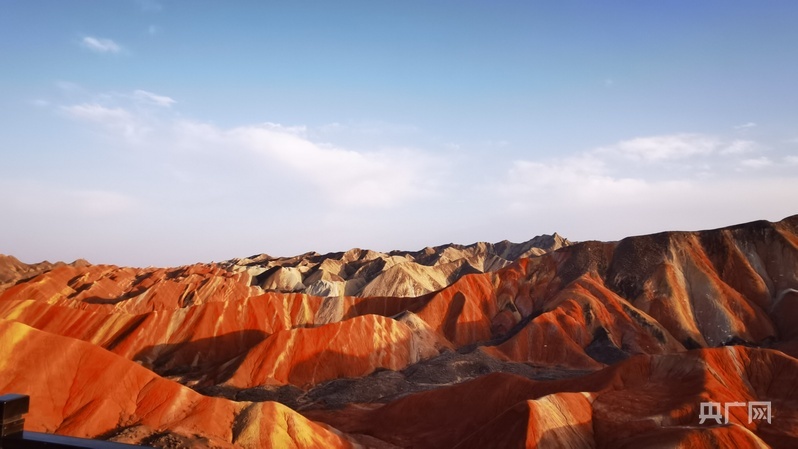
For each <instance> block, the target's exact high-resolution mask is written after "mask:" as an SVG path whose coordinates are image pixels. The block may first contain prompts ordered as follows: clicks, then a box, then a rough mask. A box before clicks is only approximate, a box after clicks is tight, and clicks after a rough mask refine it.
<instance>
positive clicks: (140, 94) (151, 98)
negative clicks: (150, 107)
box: [133, 90, 176, 108]
mask: <svg viewBox="0 0 798 449" xmlns="http://www.w3.org/2000/svg"><path fill="white" fill-rule="evenodd" d="M133 97H134V98H135V99H137V100H139V101H144V102H147V103H151V104H154V105H156V106H163V107H167V108H168V107H171V106H172V105H173V104H175V103H176V102H175V100H174V99H172V98H171V97H167V96H163V95H156V94H154V93H152V92H147V91H146V90H136V91H134V92H133Z"/></svg>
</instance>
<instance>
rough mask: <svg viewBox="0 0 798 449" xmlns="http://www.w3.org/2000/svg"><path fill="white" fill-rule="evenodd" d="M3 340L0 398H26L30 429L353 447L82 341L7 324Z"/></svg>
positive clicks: (220, 443) (295, 417)
mask: <svg viewBox="0 0 798 449" xmlns="http://www.w3.org/2000/svg"><path fill="white" fill-rule="evenodd" d="M0 339H2V341H3V344H2V345H0V363H2V371H0V391H4V392H5V391H16V392H19V393H22V394H28V395H30V396H31V409H30V413H29V414H28V416H27V419H26V423H25V424H26V429H27V430H32V431H39V432H57V433H63V434H68V435H73V436H80V437H96V436H98V435H102V434H107V433H109V432H114V431H116V430H117V429H121V428H128V427H139V428H140V429H145V430H144V432H145V433H146V432H147V430H146V429H149V431H150V432H152V433H158V432H164V431H168V432H169V433H174V434H177V435H181V436H183V437H186V438H188V439H189V440H197V439H199V440H201V441H205V442H206V443H207V444H209V445H211V446H214V447H252V448H255V447H274V448H283V447H307V448H315V447H351V443H350V442H349V441H348V440H347V439H346V438H344V437H342V436H340V435H338V434H336V433H335V432H333V431H331V430H330V429H328V428H327V427H325V426H323V425H319V424H316V423H313V422H312V421H308V420H307V419H305V418H303V417H302V416H301V415H299V414H298V413H296V412H294V411H292V410H290V409H288V408H287V407H285V406H283V405H280V404H277V403H274V402H263V403H246V402H232V401H228V400H226V399H219V398H209V397H205V396H202V395H200V394H197V393H195V392H194V391H192V390H190V389H189V388H187V387H184V386H181V385H179V384H177V383H175V382H171V381H168V380H164V379H161V378H159V377H158V376H156V375H155V374H153V373H152V372H151V371H149V370H147V369H145V368H142V367H140V366H138V365H136V364H135V363H132V362H130V361H127V360H125V359H123V358H121V357H118V356H115V355H113V354H111V353H109V352H107V351H104V350H102V349H100V348H98V347H96V346H94V345H91V344H88V343H85V342H82V341H79V340H73V339H68V338H65V337H60V336H56V335H51V334H48V333H45V332H42V331H38V330H35V329H33V328H30V327H28V326H25V325H23V324H20V323H16V322H13V321H7V320H0ZM54 348H57V349H56V350H53V349H54Z"/></svg>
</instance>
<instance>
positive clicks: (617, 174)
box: [490, 134, 798, 238]
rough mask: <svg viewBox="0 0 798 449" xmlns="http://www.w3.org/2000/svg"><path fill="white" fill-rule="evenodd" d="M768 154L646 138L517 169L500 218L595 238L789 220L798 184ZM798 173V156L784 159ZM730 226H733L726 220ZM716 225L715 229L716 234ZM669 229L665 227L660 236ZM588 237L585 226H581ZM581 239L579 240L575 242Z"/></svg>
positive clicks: (501, 199)
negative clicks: (737, 213) (742, 212)
mask: <svg viewBox="0 0 798 449" xmlns="http://www.w3.org/2000/svg"><path fill="white" fill-rule="evenodd" d="M761 148H762V147H761V145H760V144H758V143H757V142H754V141H743V140H729V139H724V138H721V137H718V136H712V135H704V134H673V135H661V136H649V137H638V138H634V139H629V140H624V141H621V142H618V143H616V144H612V145H605V146H602V147H598V148H595V149H592V150H586V151H583V152H581V153H577V154H573V155H570V156H566V157H554V158H547V159H543V160H517V161H515V162H513V163H512V165H511V166H510V167H509V168H508V169H507V171H506V172H505V175H504V177H503V179H502V180H501V181H497V182H496V183H495V184H494V185H493V187H492V190H490V191H491V192H492V193H493V194H494V195H496V197H495V199H496V201H495V205H494V214H495V215H496V216H497V217H500V216H502V215H504V216H505V217H506V218H505V220H507V221H509V222H512V221H516V220H521V221H524V222H529V223H536V225H537V226H544V227H551V229H562V231H558V232H563V233H565V235H568V229H569V228H571V227H572V226H571V224H570V223H572V222H573V223H583V222H584V220H590V223H591V224H590V226H589V228H590V229H591V234H590V237H591V238H613V237H612V236H614V237H615V238H619V237H623V236H624V235H629V234H630V233H632V232H637V233H640V232H656V231H660V230H668V229H673V228H674V227H683V228H688V229H689V228H693V229H700V228H702V227H707V226H714V225H718V226H720V225H723V224H728V223H730V222H734V221H735V220H736V221H739V220H740V218H739V217H738V218H734V217H735V213H733V212H732V211H739V210H740V209H741V208H745V210H746V211H747V213H748V214H749V215H747V217H748V218H750V219H756V218H758V217H762V216H767V217H772V218H781V217H778V216H773V214H774V211H780V212H775V213H780V214H783V216H786V215H788V214H789V213H794V211H790V210H789V204H785V201H786V202H787V203H789V202H790V200H789V194H788V193H786V192H791V191H792V189H794V188H798V178H797V177H795V176H792V175H791V174H790V173H789V171H787V170H783V169H780V168H779V167H777V166H776V164H775V163H774V161H773V160H772V159H771V158H769V157H767V156H761V157H750V156H747V157H746V155H748V153H751V152H754V151H759V150H760V149H761ZM784 162H785V163H790V162H793V163H796V164H798V157H794V158H793V159H791V158H790V157H789V156H787V157H786V158H784ZM724 214H725V215H727V216H728V217H725V218H724V217H723V215H724ZM707 223H711V224H712V225H708V224H707ZM658 226H662V227H658ZM573 229H577V230H579V231H581V232H584V231H583V229H585V226H584V225H576V224H575V225H573ZM574 238H579V237H578V236H577V235H574Z"/></svg>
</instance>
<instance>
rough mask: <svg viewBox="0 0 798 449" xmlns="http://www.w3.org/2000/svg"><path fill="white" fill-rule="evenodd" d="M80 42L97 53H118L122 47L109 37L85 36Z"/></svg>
mask: <svg viewBox="0 0 798 449" xmlns="http://www.w3.org/2000/svg"><path fill="white" fill-rule="evenodd" d="M81 44H82V45H83V46H84V47H86V48H88V49H89V50H91V51H95V52H97V53H119V52H120V51H122V47H120V46H119V44H117V43H116V42H114V41H112V40H111V39H104V38H98V37H92V36H86V37H84V38H83V40H82V41H81Z"/></svg>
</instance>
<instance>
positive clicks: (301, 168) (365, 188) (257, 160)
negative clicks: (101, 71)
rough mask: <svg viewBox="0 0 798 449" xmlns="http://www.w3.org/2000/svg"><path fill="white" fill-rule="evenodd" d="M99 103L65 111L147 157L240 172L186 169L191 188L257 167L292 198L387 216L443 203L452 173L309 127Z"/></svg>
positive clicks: (148, 95)
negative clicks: (337, 140) (412, 204)
mask: <svg viewBox="0 0 798 449" xmlns="http://www.w3.org/2000/svg"><path fill="white" fill-rule="evenodd" d="M95 98H99V99H100V101H94V102H84V103H79V104H75V105H70V106H64V107H62V108H61V110H62V111H63V112H64V113H66V114H67V115H68V116H69V117H71V118H73V119H76V120H80V121H83V122H86V123H91V124H94V125H98V126H100V127H102V129H103V130H105V131H106V132H108V133H110V135H111V137H112V140H115V141H117V142H125V143H126V144H128V145H133V146H135V147H136V148H140V149H141V151H149V149H156V148H157V149H159V150H160V151H164V152H165V153H164V154H166V155H169V154H172V155H174V158H175V160H178V159H196V158H198V157H199V158H202V159H205V160H216V161H217V162H218V163H219V164H226V167H227V169H228V170H233V173H231V174H225V173H222V172H221V171H220V170H218V167H209V166H202V167H201V168H199V169H200V170H214V169H217V170H216V171H215V173H213V174H212V175H210V176H208V173H204V174H202V173H196V174H195V175H192V174H191V173H190V172H189V171H187V169H186V167H179V169H180V170H178V171H179V172H180V175H179V176H180V179H183V180H185V181H189V180H192V179H221V178H225V177H229V178H230V179H229V180H228V181H227V182H229V183H235V182H236V180H235V178H236V176H237V175H236V172H240V173H245V172H246V173H248V175H247V176H250V175H249V172H250V170H252V169H253V167H260V168H261V170H262V172H269V173H270V176H272V177H274V176H277V177H280V178H284V181H283V182H288V183H294V185H293V186H292V187H291V190H292V191H294V192H297V193H299V194H301V195H302V196H304V197H305V198H306V200H305V201H307V198H314V197H315V198H322V199H323V200H324V201H325V202H326V203H327V204H331V205H335V206H337V207H348V208H353V207H369V208H379V209H387V208H391V207H394V206H397V205H399V204H405V203H407V202H409V201H414V200H420V199H428V198H433V197H436V196H437V195H439V190H440V185H441V183H440V182H439V180H440V179H441V177H442V176H445V173H446V167H447V166H448V164H447V162H446V161H445V160H444V159H443V158H438V157H434V156H432V155H430V154H428V153H426V152H423V151H420V150H417V149H413V148H407V147H391V148H378V149H375V150H371V151H356V150H353V149H351V148H345V147H341V146H338V145H333V144H330V143H326V142H324V141H320V140H318V139H317V138H314V137H311V136H315V135H316V134H317V133H316V132H315V130H309V129H308V128H307V127H306V126H286V125H282V124H278V123H271V122H265V123H262V124H257V125H243V126H237V127H229V128H223V127H219V126H216V125H213V124H210V123H204V122H201V121H197V120H191V119H186V118H182V117H180V116H179V115H178V114H177V113H175V112H172V111H171V110H170V107H171V106H172V105H173V104H175V100H174V99H172V98H170V97H168V96H164V95H157V94H154V93H152V92H149V91H145V90H137V91H135V92H133V93H132V94H118V93H112V94H105V95H100V96H95ZM122 105H124V107H123V106H122ZM142 105H144V106H146V105H154V106H158V107H157V108H146V107H141V106H142ZM189 153H193V154H189ZM200 165H201V164H200ZM214 182H215V181H214Z"/></svg>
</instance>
